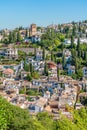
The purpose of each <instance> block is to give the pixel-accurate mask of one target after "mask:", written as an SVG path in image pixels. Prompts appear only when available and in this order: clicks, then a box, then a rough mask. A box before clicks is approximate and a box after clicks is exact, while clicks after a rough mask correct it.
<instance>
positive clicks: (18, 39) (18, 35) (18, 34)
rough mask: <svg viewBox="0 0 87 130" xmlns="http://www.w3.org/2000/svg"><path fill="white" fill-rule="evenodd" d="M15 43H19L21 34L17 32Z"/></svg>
mask: <svg viewBox="0 0 87 130" xmlns="http://www.w3.org/2000/svg"><path fill="white" fill-rule="evenodd" d="M17 42H21V34H20V32H19V31H18V32H17Z"/></svg>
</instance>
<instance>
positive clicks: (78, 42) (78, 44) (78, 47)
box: [77, 38, 80, 52]
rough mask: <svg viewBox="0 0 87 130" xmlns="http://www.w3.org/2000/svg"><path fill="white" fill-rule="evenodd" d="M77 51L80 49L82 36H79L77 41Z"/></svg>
mask: <svg viewBox="0 0 87 130" xmlns="http://www.w3.org/2000/svg"><path fill="white" fill-rule="evenodd" d="M77 51H78V52H79V51H80V38H78V41H77Z"/></svg>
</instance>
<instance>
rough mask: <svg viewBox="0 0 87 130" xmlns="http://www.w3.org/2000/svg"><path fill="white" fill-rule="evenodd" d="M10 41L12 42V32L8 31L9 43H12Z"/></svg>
mask: <svg viewBox="0 0 87 130" xmlns="http://www.w3.org/2000/svg"><path fill="white" fill-rule="evenodd" d="M12 40H13V38H12V32H11V31H10V32H9V43H12Z"/></svg>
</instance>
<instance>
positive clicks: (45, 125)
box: [0, 97, 87, 130]
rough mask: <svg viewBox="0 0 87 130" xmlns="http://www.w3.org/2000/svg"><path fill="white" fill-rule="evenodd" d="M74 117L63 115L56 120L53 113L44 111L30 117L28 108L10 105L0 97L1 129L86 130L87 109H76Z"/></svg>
mask: <svg viewBox="0 0 87 130" xmlns="http://www.w3.org/2000/svg"><path fill="white" fill-rule="evenodd" d="M73 117H74V118H73V119H72V120H69V119H67V118H65V117H64V116H63V117H62V116H61V119H60V120H57V121H54V120H53V119H52V115H48V113H46V112H43V113H39V114H38V115H37V116H36V117H34V118H33V117H30V115H29V112H28V111H27V110H22V109H20V108H19V107H16V106H13V105H10V104H9V103H8V102H7V101H6V100H5V99H3V98H1V97H0V130H86V129H87V109H85V108H83V109H80V110H79V111H78V110H74V112H73Z"/></svg>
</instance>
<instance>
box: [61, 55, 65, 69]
mask: <svg viewBox="0 0 87 130" xmlns="http://www.w3.org/2000/svg"><path fill="white" fill-rule="evenodd" d="M65 65H66V59H65V56H64V55H63V56H62V66H63V68H64V67H65Z"/></svg>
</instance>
